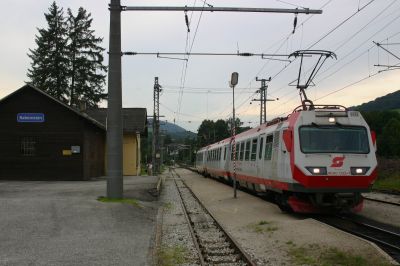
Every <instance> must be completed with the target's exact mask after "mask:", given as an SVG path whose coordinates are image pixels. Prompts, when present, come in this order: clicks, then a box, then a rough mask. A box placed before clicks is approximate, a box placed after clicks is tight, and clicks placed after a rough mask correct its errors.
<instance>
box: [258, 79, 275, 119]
mask: <svg viewBox="0 0 400 266" xmlns="http://www.w3.org/2000/svg"><path fill="white" fill-rule="evenodd" d="M256 81H261V88H260V89H259V90H258V91H257V92H260V99H253V101H260V125H262V124H265V123H266V122H267V101H275V100H274V99H267V88H268V86H267V81H271V78H269V79H258V77H256Z"/></svg>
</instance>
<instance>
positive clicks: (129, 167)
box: [123, 134, 139, 175]
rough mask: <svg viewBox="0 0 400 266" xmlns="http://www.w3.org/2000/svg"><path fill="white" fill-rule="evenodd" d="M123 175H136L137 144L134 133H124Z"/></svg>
mask: <svg viewBox="0 0 400 266" xmlns="http://www.w3.org/2000/svg"><path fill="white" fill-rule="evenodd" d="M123 143H124V156H123V157H124V162H123V165H124V170H123V172H124V175H138V171H137V170H138V169H137V160H138V159H139V158H138V145H137V143H138V142H137V139H136V134H124V140H123Z"/></svg>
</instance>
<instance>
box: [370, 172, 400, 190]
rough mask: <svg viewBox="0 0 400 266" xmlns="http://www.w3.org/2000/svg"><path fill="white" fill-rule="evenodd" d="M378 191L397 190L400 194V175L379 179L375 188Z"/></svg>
mask: <svg viewBox="0 0 400 266" xmlns="http://www.w3.org/2000/svg"><path fill="white" fill-rule="evenodd" d="M373 189H376V190H395V191H398V192H400V174H399V173H395V174H391V175H388V176H382V177H380V178H378V179H377V180H376V181H375V183H374V186H373Z"/></svg>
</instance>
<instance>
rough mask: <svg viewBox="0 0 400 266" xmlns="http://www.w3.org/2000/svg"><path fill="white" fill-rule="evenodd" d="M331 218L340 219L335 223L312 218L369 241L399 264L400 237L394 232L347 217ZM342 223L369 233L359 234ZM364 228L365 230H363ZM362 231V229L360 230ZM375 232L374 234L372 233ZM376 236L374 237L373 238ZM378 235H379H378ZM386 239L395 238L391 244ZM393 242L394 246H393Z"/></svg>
mask: <svg viewBox="0 0 400 266" xmlns="http://www.w3.org/2000/svg"><path fill="white" fill-rule="evenodd" d="M333 218H337V219H340V222H337V221H335V220H334V219H332V217H331V219H329V218H326V217H324V218H323V217H314V219H315V220H317V221H320V222H322V223H325V224H328V225H330V226H333V227H335V228H337V229H339V230H342V231H344V232H347V233H350V234H352V235H355V236H358V237H361V238H363V239H366V240H369V241H371V242H373V243H375V244H377V245H378V246H380V247H381V248H383V249H385V251H386V252H387V253H388V254H389V255H390V256H391V257H392V258H393V259H394V260H396V261H397V262H400V245H399V244H397V243H398V242H400V235H399V234H398V233H396V232H392V231H389V230H386V229H383V228H379V227H377V226H374V225H370V224H367V223H363V222H360V221H356V220H355V219H350V218H348V217H343V216H340V215H337V216H334V217H333ZM343 221H346V222H348V223H351V225H353V226H354V225H357V226H358V228H359V229H360V227H364V230H368V231H369V233H365V232H360V230H357V229H353V228H352V226H349V224H345V225H343ZM365 228H366V229H365ZM361 230H363V228H361ZM374 231H375V232H374ZM374 234H376V236H374ZM378 234H379V235H378ZM387 238H395V241H392V242H391V243H389V242H387V241H385V239H387ZM393 242H395V243H396V244H394V243H393Z"/></svg>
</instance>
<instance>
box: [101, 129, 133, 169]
mask: <svg viewBox="0 0 400 266" xmlns="http://www.w3.org/2000/svg"><path fill="white" fill-rule="evenodd" d="M138 143H139V147H138ZM137 156H140V135H139V134H137V135H136V134H130V135H127V134H124V138H123V175H139V174H140V157H137ZM105 157H106V158H105V165H104V169H105V172H106V173H107V145H106V153H105Z"/></svg>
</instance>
